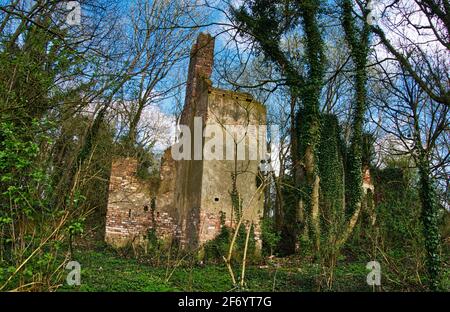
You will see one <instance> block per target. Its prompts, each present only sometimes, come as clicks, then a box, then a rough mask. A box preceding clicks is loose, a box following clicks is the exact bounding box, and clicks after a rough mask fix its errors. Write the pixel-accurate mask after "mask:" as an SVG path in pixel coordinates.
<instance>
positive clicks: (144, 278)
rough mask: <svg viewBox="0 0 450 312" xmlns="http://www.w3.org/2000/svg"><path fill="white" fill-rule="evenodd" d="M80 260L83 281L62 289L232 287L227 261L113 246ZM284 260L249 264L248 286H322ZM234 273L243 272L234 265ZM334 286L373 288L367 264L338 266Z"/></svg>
mask: <svg viewBox="0 0 450 312" xmlns="http://www.w3.org/2000/svg"><path fill="white" fill-rule="evenodd" d="M76 259H77V261H78V262H79V263H80V265H81V285H80V286H68V285H63V286H61V287H60V288H59V291H87V292H91V291H102V292H103V291H113V292H114V291H121V292H140V291H160V292H165V291H230V290H236V289H233V286H232V284H231V280H230V277H229V275H228V271H227V268H226V267H225V266H224V265H220V264H216V265H205V266H200V265H198V264H194V265H189V264H188V263H183V264H180V265H177V266H174V265H170V266H167V265H164V264H161V265H159V266H154V265H150V264H147V263H142V261H139V260H136V259H130V258H128V259H127V258H123V257H121V256H119V255H118V254H117V253H115V252H114V251H111V250H109V249H103V250H83V251H78V252H77V253H76ZM279 260H280V262H277V264H275V263H274V262H270V263H267V264H265V265H254V266H249V267H247V270H246V273H245V276H246V286H245V289H243V290H245V291H317V290H318V289H317V286H316V285H317V284H316V280H317V276H318V274H320V270H318V268H317V266H315V265H313V264H305V265H301V264H300V263H297V264H294V263H295V262H289V260H286V259H279ZM235 272H240V271H239V268H238V267H236V268H235ZM335 274H336V276H335V277H336V282H335V283H334V286H333V289H332V290H333V291H371V290H372V289H371V288H370V287H368V286H367V285H366V283H365V281H366V274H367V270H366V269H365V264H364V263H359V264H358V263H352V264H346V265H342V266H340V267H339V268H338V269H337V270H336V273H335Z"/></svg>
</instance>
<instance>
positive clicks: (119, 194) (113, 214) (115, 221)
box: [105, 157, 152, 247]
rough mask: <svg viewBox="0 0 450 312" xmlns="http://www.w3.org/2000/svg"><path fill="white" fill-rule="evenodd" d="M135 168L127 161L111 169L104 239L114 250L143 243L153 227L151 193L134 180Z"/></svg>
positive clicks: (133, 160) (113, 163)
mask: <svg viewBox="0 0 450 312" xmlns="http://www.w3.org/2000/svg"><path fill="white" fill-rule="evenodd" d="M137 165H138V163H137V160H136V159H134V158H129V157H128V158H119V159H114V160H113V162H112V165H111V177H110V183H109V196H108V208H107V212H106V233H105V239H106V242H108V243H110V244H111V245H114V246H117V247H120V246H124V245H126V244H127V243H129V242H136V243H138V242H142V241H143V240H144V239H145V235H146V233H147V231H148V229H149V228H150V227H151V225H152V216H151V209H150V206H151V201H152V199H151V196H150V190H148V186H147V185H146V184H145V183H142V182H141V181H140V180H139V178H138V177H137V176H136V171H137Z"/></svg>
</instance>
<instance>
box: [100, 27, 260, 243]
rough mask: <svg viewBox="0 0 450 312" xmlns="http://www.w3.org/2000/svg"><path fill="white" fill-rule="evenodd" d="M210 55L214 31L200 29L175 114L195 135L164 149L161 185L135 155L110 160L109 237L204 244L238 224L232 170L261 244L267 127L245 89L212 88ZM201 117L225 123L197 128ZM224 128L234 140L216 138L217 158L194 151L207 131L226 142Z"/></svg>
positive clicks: (209, 122) (206, 121) (247, 221)
mask: <svg viewBox="0 0 450 312" xmlns="http://www.w3.org/2000/svg"><path fill="white" fill-rule="evenodd" d="M213 56H214V38H212V37H211V36H210V35H208V34H200V35H199V37H198V38H197V42H196V43H195V44H194V46H193V48H192V51H191V59H190V64H189V71H188V80H187V86H186V99H185V104H184V109H183V112H182V115H181V118H180V125H184V126H187V127H188V129H190V132H191V136H192V137H195V138H194V139H192V140H191V142H190V143H189V144H190V145H189V146H186V145H184V146H180V145H178V146H174V147H172V148H169V149H168V150H166V151H165V153H164V155H163V157H162V160H161V168H160V179H161V181H160V185H159V189H158V190H151V189H149V186H148V185H146V183H145V182H143V181H141V180H139V178H138V177H137V176H136V171H137V167H138V164H137V161H136V160H135V159H132V158H120V159H115V160H114V161H113V163H112V170H111V178H110V188H109V199H108V210H107V216H106V218H107V219H106V235H105V238H106V241H107V242H108V243H110V244H112V245H114V246H122V245H125V244H127V243H140V242H144V241H145V238H146V236H147V235H148V233H149V230H151V231H152V232H153V233H156V235H157V237H158V238H160V239H163V240H173V239H176V240H177V241H178V242H179V243H180V244H181V245H182V246H185V247H187V248H196V247H198V246H200V245H202V244H203V243H205V242H206V241H208V240H211V239H213V238H214V237H215V236H216V235H217V234H218V233H219V232H220V229H221V226H222V225H223V224H225V225H227V226H231V227H233V226H234V225H235V224H236V222H237V216H236V213H237V212H236V211H235V209H233V205H232V200H231V191H232V189H233V177H236V179H235V186H236V189H237V191H238V193H239V198H240V200H241V203H242V206H241V207H242V214H241V215H242V218H243V220H244V224H250V223H252V224H253V226H254V233H255V239H256V242H257V244H258V243H259V244H260V227H259V222H260V218H261V216H262V212H263V202H264V198H263V196H264V194H263V192H262V190H260V189H259V188H258V185H259V184H258V182H259V179H258V168H259V165H260V162H261V159H262V156H261V155H263V154H264V152H265V150H264V149H265V135H266V133H265V130H264V127H259V126H260V125H265V123H266V109H265V107H264V106H263V105H261V104H260V103H258V102H256V101H255V100H254V99H253V98H252V96H251V95H249V94H245V93H238V92H232V91H227V90H221V89H218V88H214V87H213V86H212V84H211V81H210V76H211V72H212V66H213ZM199 122H201V128H200V129H201V130H203V129H205V127H206V126H208V125H213V126H216V129H217V128H219V129H222V131H216V132H218V133H214V136H213V135H212V133H210V134H207V133H206V131H205V133H202V132H203V131H200V133H198V132H199V131H195V130H196V129H197V128H196V125H197V124H198V123H199ZM233 126H234V127H233ZM230 129H231V130H230ZM236 129H238V130H236ZM202 134H203V136H202ZM186 135H188V134H186V133H183V134H182V135H180V136H179V139H180V140H182V138H184V139H185V136H186ZM227 136H229V137H228V139H229V138H231V139H232V142H233V144H225V146H223V150H221V149H220V146H214V147H213V148H212V149H211V150H212V151H213V152H214V153H216V154H215V155H216V157H215V158H214V159H205V158H206V157H202V156H200V157H198V154H196V153H198V144H197V145H195V144H194V142H197V143H198V142H200V147H201V151H200V154H202V153H201V152H202V151H203V148H204V147H205V148H206V145H205V144H208V141H209V139H208V138H212V137H216V138H219V137H220V138H222V139H223V142H229V141H226V138H225V137H227ZM196 140H197V141H196ZM198 140H200V141H198ZM238 144H242V145H240V146H241V147H243V148H244V149H245V156H246V157H245V159H241V158H238V157H236V155H237V151H238V150H239V149H240V147H238ZM182 149H186V150H184V152H186V153H187V154H188V155H189V156H191V157H185V158H184V159H179V160H175V159H174V157H173V152H174V150H175V151H177V152H183V151H182ZM255 149H256V150H257V151H258V152H257V153H254V151H255ZM261 151H263V153H261ZM217 155H220V156H219V157H217ZM227 155H228V156H230V155H231V156H232V157H231V158H230V157H227ZM221 156H223V157H221ZM152 194H153V195H152ZM238 213H239V212H238Z"/></svg>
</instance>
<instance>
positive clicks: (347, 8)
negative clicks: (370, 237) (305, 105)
mask: <svg viewBox="0 0 450 312" xmlns="http://www.w3.org/2000/svg"><path fill="white" fill-rule="evenodd" d="M368 15H369V11H367V10H364V9H363V18H364V19H365V20H364V21H363V25H362V27H361V29H360V30H359V29H358V28H357V26H356V21H355V18H354V16H353V4H352V1H350V0H343V1H342V26H343V28H344V31H345V39H346V41H347V43H348V46H349V49H350V55H351V57H352V60H353V63H354V66H355V76H354V82H355V100H354V107H353V111H352V136H351V143H350V144H351V146H350V155H349V159H348V174H347V176H348V184H347V197H348V199H347V202H348V210H349V212H350V215H351V217H350V220H349V224H348V226H347V228H346V229H345V230H344V232H343V233H342V236H341V238H340V240H339V244H343V243H345V241H346V240H347V239H348V237H349V236H350V234H351V232H352V231H353V228H354V227H355V225H356V223H357V221H358V218H359V214H360V212H361V206H362V200H363V195H364V194H363V189H362V183H363V181H362V180H363V176H362V170H363V168H362V167H363V164H362V157H363V155H362V143H363V123H364V115H365V112H366V107H367V87H366V84H367V71H366V63H367V55H368V51H369V33H370V28H369V25H368V23H367V20H366V19H367V17H368Z"/></svg>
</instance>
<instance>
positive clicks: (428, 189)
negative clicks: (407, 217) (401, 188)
mask: <svg viewBox="0 0 450 312" xmlns="http://www.w3.org/2000/svg"><path fill="white" fill-rule="evenodd" d="M417 165H418V168H419V177H420V180H419V183H420V188H419V194H420V201H421V204H422V223H423V234H424V238H425V249H426V258H425V261H426V267H427V271H428V279H429V280H428V285H429V288H430V290H438V289H439V286H440V268H441V259H440V241H441V238H440V232H439V225H438V220H439V213H438V206H437V202H436V194H435V189H434V186H433V182H432V180H431V171H430V165H429V161H428V157H427V155H426V153H425V151H422V152H421V155H420V156H419V161H418V164H417Z"/></svg>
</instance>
